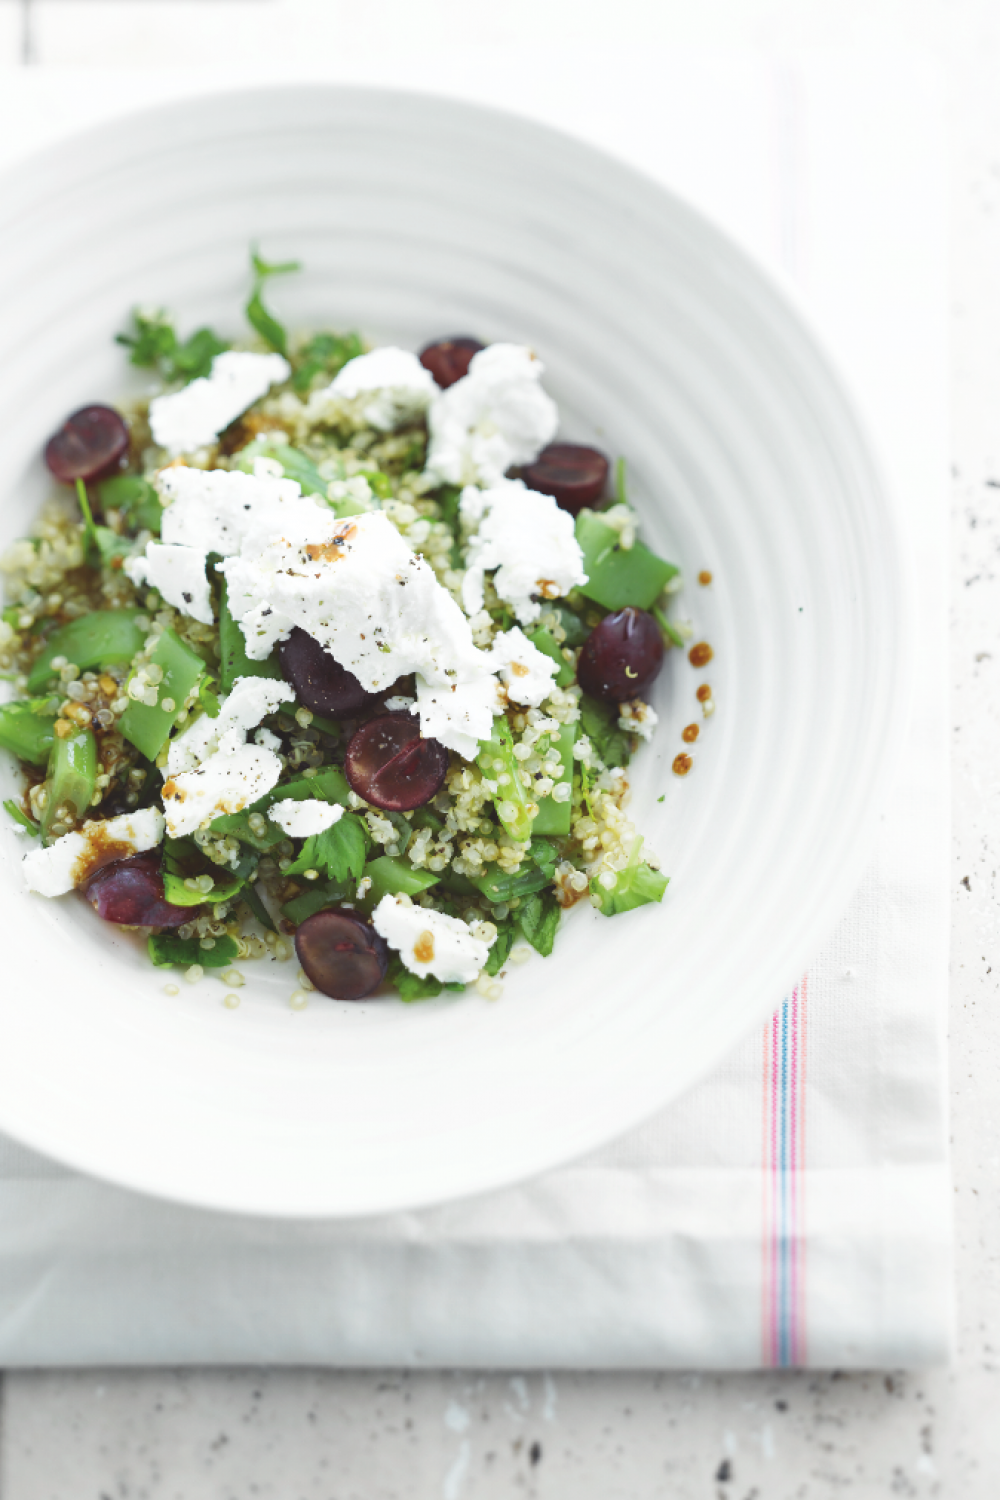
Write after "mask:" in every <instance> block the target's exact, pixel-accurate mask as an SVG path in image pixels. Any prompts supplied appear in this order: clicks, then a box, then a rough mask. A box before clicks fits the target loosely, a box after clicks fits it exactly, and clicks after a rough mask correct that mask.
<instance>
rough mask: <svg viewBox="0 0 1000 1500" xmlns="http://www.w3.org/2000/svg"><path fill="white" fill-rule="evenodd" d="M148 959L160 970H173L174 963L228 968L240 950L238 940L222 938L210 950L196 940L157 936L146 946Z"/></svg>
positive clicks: (183, 965) (183, 966) (163, 934)
mask: <svg viewBox="0 0 1000 1500" xmlns="http://www.w3.org/2000/svg"><path fill="white" fill-rule="evenodd" d="M147 948H148V951H149V956H150V958H151V959H152V960H153V963H154V964H155V965H156V967H157V968H158V969H172V968H173V966H174V964H180V965H181V967H182V968H189V967H190V966H191V964H201V966H202V968H203V969H227V968H228V967H229V965H230V964H231V963H233V962H234V960H235V959H237V958H239V956H240V950H239V947H238V946H237V943H236V939H235V938H231V937H228V936H227V937H219V938H216V939H215V943H214V945H213V946H212V947H211V948H203V947H202V946H201V944H200V942H199V940H198V939H197V938H195V937H191V938H181V937H178V936H177V935H176V933H172V932H160V933H155V934H154V935H153V936H152V937H151V938H150V939H149V942H148V944H147Z"/></svg>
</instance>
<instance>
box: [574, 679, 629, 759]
mask: <svg viewBox="0 0 1000 1500" xmlns="http://www.w3.org/2000/svg"><path fill="white" fill-rule="evenodd" d="M580 728H581V730H582V731H583V733H584V734H585V735H586V736H587V738H588V739H589V740H590V743H591V744H592V745H593V747H594V749H595V750H596V751H597V753H598V755H599V756H600V757H601V759H602V760H603V762H604V764H605V765H606V766H627V765H628V762H629V737H628V735H627V734H626V732H625V730H624V729H619V728H618V713H617V710H616V709H614V708H610V707H609V706H608V705H607V704H606V703H598V701H597V699H596V698H588V697H587V694H586V693H584V695H583V697H582V698H581V699H580Z"/></svg>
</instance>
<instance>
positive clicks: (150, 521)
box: [97, 474, 163, 536]
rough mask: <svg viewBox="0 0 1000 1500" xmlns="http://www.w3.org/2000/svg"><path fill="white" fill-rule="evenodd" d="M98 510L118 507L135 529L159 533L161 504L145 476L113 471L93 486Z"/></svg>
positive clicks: (161, 513)
mask: <svg viewBox="0 0 1000 1500" xmlns="http://www.w3.org/2000/svg"><path fill="white" fill-rule="evenodd" d="M97 493H98V495H99V496H100V500H101V509H102V510H105V511H107V510H120V511H121V512H122V513H123V515H124V516H125V517H126V519H127V520H128V521H129V523H130V524H131V525H132V527H133V528H134V529H135V530H136V531H151V532H152V533H153V535H154V536H159V534H160V523H161V521H162V520H163V506H162V505H161V504H160V497H159V495H158V494H157V493H156V491H155V490H154V489H153V486H152V485H151V484H150V482H149V480H148V479H143V478H142V476H141V475H139V474H116V475H115V476H114V478H112V479H104V480H102V481H101V483H100V484H99V485H98V486H97Z"/></svg>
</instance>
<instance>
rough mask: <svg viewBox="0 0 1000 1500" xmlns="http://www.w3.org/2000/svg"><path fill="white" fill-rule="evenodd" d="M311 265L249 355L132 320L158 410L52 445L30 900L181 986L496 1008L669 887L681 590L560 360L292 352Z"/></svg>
mask: <svg viewBox="0 0 1000 1500" xmlns="http://www.w3.org/2000/svg"><path fill="white" fill-rule="evenodd" d="M297 269H298V267H297V265H296V264H294V263H285V264H281V265H270V264H268V263H266V262H264V261H262V260H261V259H260V258H259V256H258V255H257V254H256V253H254V255H253V256H252V270H253V283H252V288H251V293H250V298H249V302H248V304H247V307H246V316H247V321H248V325H249V332H248V335H247V336H246V337H244V338H243V339H242V340H240V341H236V342H229V341H226V340H224V339H222V338H220V337H219V336H218V335H217V334H216V333H215V332H214V331H213V330H211V329H208V328H201V329H198V330H197V331H196V332H195V333H193V334H191V335H190V336H189V337H188V338H186V339H184V340H182V339H181V338H180V337H179V336H178V334H177V332H176V331H175V326H174V323H173V320H172V318H171V317H170V316H168V315H167V314H166V313H163V312H161V311H154V310H149V309H137V310H135V311H134V312H133V314H132V315H131V319H130V327H129V330H128V331H127V332H125V333H123V334H119V335H118V342H119V343H120V344H122V345H123V346H124V347H125V349H126V350H127V353H128V358H129V359H130V361H131V363H132V364H133V365H135V366H138V367H139V368H140V369H142V370H146V371H148V372H151V376H152V378H151V379H150V380H148V381H147V389H146V392H145V394H144V395H143V396H142V397H141V398H138V399H130V400H129V401H127V402H123V403H121V404H120V406H119V407H117V408H116V407H112V406H106V405H100V404H95V405H90V406H86V407H83V408H81V409H80V410H79V411H76V412H73V413H72V414H71V415H70V416H69V417H68V418H67V419H66V420H65V422H64V423H63V425H62V426H61V427H60V428H59V430H58V431H56V432H55V433H54V434H53V436H52V437H51V438H50V440H49V442H48V443H47V445H46V447H45V451H44V458H45V462H46V464H47V466H48V469H49V471H50V472H51V475H52V478H53V494H52V496H51V498H50V500H49V501H48V502H47V504H46V505H45V507H44V509H43V511H42V514H41V517H40V519H39V522H38V524H37V528H36V531H35V534H34V535H33V536H31V537H28V538H26V539H24V540H21V541H18V542H16V543H14V545H13V546H12V547H10V548H9V549H8V551H7V553H6V555H5V556H4V557H3V558H2V560H0V568H2V572H3V576H4V583H5V601H6V604H5V608H4V610H3V615H2V623H0V668H2V670H3V675H4V678H5V680H6V681H7V683H8V684H9V687H10V694H11V701H8V702H7V703H5V704H4V705H3V706H2V707H0V747H3V748H4V749H6V750H8V751H10V752H12V753H13V754H14V755H15V756H16V757H17V760H18V762H19V764H20V767H21V769H22V771H23V773H24V790H23V795H22V796H21V797H20V798H19V799H17V800H14V799H12V800H9V801H7V802H6V803H5V804H4V806H5V808H6V811H7V813H8V815H9V817H10V818H11V819H12V820H13V823H14V826H15V827H16V828H17V829H18V831H19V832H20V833H21V835H22V837H23V842H24V845H25V846H26V852H24V854H23V861H22V867H23V873H24V879H25V882H26V884H27V887H28V889H29V890H30V891H31V892H35V893H37V896H38V897H43V898H49V899H70V900H73V899H80V897H81V896H82V898H83V899H85V900H87V901H89V903H90V904H91V905H92V907H93V908H94V911H95V913H96V918H101V919H103V920H105V921H107V922H110V923H115V924H117V925H118V926H119V927H123V928H127V929H131V930H133V931H134V932H136V933H137V934H138V935H140V936H141V938H142V940H143V941H144V942H145V944H146V947H147V949H148V954H149V959H150V961H151V963H152V964H154V965H156V966H158V967H160V968H164V969H169V968H173V969H175V970H176V971H178V973H177V977H178V978H179V977H181V976H183V977H184V978H185V979H187V980H189V981H190V982H194V981H196V980H198V979H200V978H202V977H203V976H204V975H205V974H206V973H209V972H214V973H215V974H216V975H217V976H218V977H220V978H221V979H222V980H223V982H224V983H225V984H226V985H227V986H228V987H229V989H230V990H232V989H235V988H237V987H238V986H240V985H242V984H243V982H244V978H243V975H242V974H241V973H240V971H239V969H238V968H236V967H235V966H236V964H237V963H239V962H240V961H242V960H246V959H263V958H269V959H272V960H275V959H276V960H282V959H284V960H290V959H292V958H293V957H294V958H295V959H296V960H297V968H298V979H297V985H298V988H296V990H295V992H294V994H293V995H292V1004H293V1005H302V1004H305V1001H306V995H307V993H308V992H310V991H318V992H319V993H321V994H323V995H327V996H330V997H332V998H334V999H340V1000H358V999H361V998H363V997H365V996H368V995H371V994H372V993H374V992H376V991H378V992H379V993H384V992H387V990H388V988H389V986H392V987H394V988H395V990H396V991H397V992H398V994H399V995H400V996H401V997H402V999H404V1000H417V999H422V998H425V997H430V996H433V995H437V994H439V993H440V992H441V991H442V989H444V990H462V989H463V988H464V987H465V986H466V985H469V984H473V985H475V986H476V988H477V989H478V991H479V992H480V993H481V994H483V995H486V996H487V997H489V998H492V999H496V998H499V996H500V994H501V993H502V986H501V984H500V980H501V979H502V977H503V976H504V974H505V973H506V972H507V969H508V967H509V965H511V964H517V963H520V962H523V961H524V959H525V958H527V957H529V956H530V955H531V953H532V952H533V951H535V952H537V953H539V954H541V955H543V956H548V955H549V954H550V953H551V952H552V949H553V943H554V941H555V940H556V936H557V931H558V928H559V926H560V920H561V917H562V913H563V912H564V911H565V910H566V909H567V908H569V907H572V906H573V905H575V904H576V903H577V902H581V901H583V902H589V903H590V904H591V905H592V906H593V907H595V908H596V910H597V911H598V912H600V913H601V914H603V916H605V917H609V918H610V917H618V916H621V915H623V914H627V913H628V912H629V911H631V910H632V909H633V908H635V907H638V906H642V905H646V904H648V903H651V902H654V903H655V902H659V901H661V900H662V898H663V895H664V892H665V890H666V887H667V877H666V876H665V875H664V874H663V873H661V870H660V868H659V860H658V859H657V857H656V854H655V853H654V852H653V851H652V850H651V849H649V848H648V847H647V846H646V844H645V842H644V839H643V836H642V834H641V832H639V831H637V829H636V828H635V826H634V825H633V823H632V822H631V821H630V819H629V816H628V812H627V805H628V797H629V779H628V766H629V762H630V759H631V757H632V756H634V755H635V754H636V753H637V752H638V753H641V750H642V746H643V744H644V742H647V741H649V740H650V739H651V737H652V735H653V733H654V731H655V728H656V714H655V713H654V711H653V709H652V708H651V707H650V705H649V701H648V698H649V693H650V689H651V688H652V685H653V683H654V681H655V679H656V677H657V675H658V674H659V672H660V670H661V667H662V664H663V662H664V659H665V655H666V653H667V651H669V649H670V647H671V646H672V645H677V646H681V645H683V644H684V635H683V634H682V627H679V626H678V624H677V623H676V622H675V621H673V620H672V619H671V618H669V616H668V606H669V604H670V600H671V595H672V594H674V593H675V592H676V589H677V587H678V585H679V583H680V577H679V573H678V569H677V567H676V566H675V565H674V564H673V563H671V562H669V561H667V560H665V559H663V558H661V557H658V556H657V555H656V554H655V553H654V552H653V551H651V550H650V549H649V548H648V547H647V546H646V545H644V543H643V542H642V541H641V540H640V539H639V536H638V518H637V515H636V513H635V511H634V510H633V509H632V508H631V506H630V505H629V503H628V500H627V498H626V493H625V464H624V460H622V459H618V460H617V462H616V463H615V464H614V465H612V464H611V463H610V462H609V459H608V457H607V456H606V455H604V454H603V453H601V452H599V451H597V450H596V449H594V448H590V447H585V446H581V445H579V444H573V443H569V442H565V441H561V440H560V439H559V436H558V428H559V413H558V410H557V408H556V405H555V403H554V401H553V400H552V398H551V396H550V395H549V394H548V393H547V391H546V390H545V387H544V383H543V376H544V366H543V364H542V362H541V361H540V360H539V358H538V357H537V356H536V354H535V353H534V351H533V350H532V349H530V348H527V347H524V346H522V345H519V344H514V343H504V342H495V343H490V344H486V345H484V344H483V343H481V342H479V340H478V339H476V338H474V337H472V336H453V337H446V338H440V339H438V340H437V341H435V342H433V343H431V344H428V345H427V346H426V347H425V348H423V349H422V350H421V351H419V352H414V351H411V350H409V349H402V348H395V347H375V348H368V347H367V346H366V345H365V344H364V343H363V342H362V340H361V338H360V337H359V336H358V335H356V334H334V333H324V332H321V333H311V334H304V335H300V336H295V337H291V336H289V334H288V333H287V332H286V330H285V328H284V326H283V325H282V323H281V322H280V321H279V320H278V318H277V317H276V316H275V313H274V311H273V310H272V307H271V305H270V304H271V300H272V292H271V289H270V287H269V286H268V282H269V280H270V278H272V277H273V276H275V275H279V274H285V273H290V272H294V271H295V270H297ZM704 649H705V650H708V648H707V647H705V648H704ZM693 660H694V653H693V652H692V661H693ZM696 664H697V663H696ZM698 696H699V698H700V700H701V702H702V705H703V709H704V712H705V713H706V714H708V713H709V712H710V710H711V703H710V699H707V698H706V696H705V695H704V694H703V692H702V690H701V689H699V694H698ZM695 733H697V729H696V728H695ZM688 737H689V736H688V732H687V731H685V738H688ZM681 759H684V760H687V761H688V765H689V764H690V761H689V759H688V757H686V756H679V757H678V761H680V760H681ZM678 769H679V768H678V764H677V762H676V761H675V764H674V770H675V771H678ZM661 800H662V798H661ZM71 892H76V893H78V894H77V895H76V896H73V895H71V894H70V893H71ZM33 899H34V898H33ZM96 918H95V919H96ZM165 977H167V978H169V977H170V976H169V975H167V976H165ZM167 988H168V992H174V993H176V987H175V986H172V985H168V986H167ZM236 999H237V997H236V996H235V995H229V996H227V1003H229V1002H232V1003H234V1004H235V1003H236Z"/></svg>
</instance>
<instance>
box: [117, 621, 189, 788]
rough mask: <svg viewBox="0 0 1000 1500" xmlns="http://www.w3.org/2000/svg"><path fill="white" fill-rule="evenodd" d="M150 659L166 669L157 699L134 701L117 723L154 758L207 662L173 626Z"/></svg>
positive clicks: (159, 642)
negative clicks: (171, 706)
mask: <svg viewBox="0 0 1000 1500" xmlns="http://www.w3.org/2000/svg"><path fill="white" fill-rule="evenodd" d="M150 661H151V662H152V663H153V664H155V665H156V666H158V667H159V668H161V670H162V672H163V678H162V680H161V682H160V683H159V688H158V696H157V702H156V704H155V705H150V704H148V703H136V702H135V701H131V702H130V703H129V706H128V708H127V709H126V710H125V712H124V713H123V714H122V716H121V718H120V719H119V721H118V727H119V729H120V730H121V732H122V734H123V735H124V736H125V738H126V739H127V740H129V741H130V742H131V744H133V745H134V746H135V747H136V749H137V750H140V751H141V752H142V754H143V755H145V756H146V758H147V760H155V759H156V757H157V756H158V755H159V753H160V751H161V750H162V749H163V747H164V745H165V744H166V743H167V740H168V738H169V736H170V731H171V729H173V727H174V725H175V724H176V722H177V715H178V714H179V713H180V711H181V709H182V708H183V707H184V700H185V699H186V698H187V696H188V694H189V693H190V692H191V691H192V689H193V688H194V687H195V685H196V684H197V682H198V679H199V678H200V676H201V674H202V673H203V672H204V670H205V663H204V662H203V661H202V659H201V657H200V656H199V655H198V653H197V652H196V651H192V649H191V647H190V646H186V645H185V644H184V642H183V641H182V640H181V639H180V637H179V636H177V635H175V634H174V632H173V631H172V630H165V631H164V632H163V634H162V635H161V636H160V639H159V641H158V642H157V644H156V648H155V650H154V651H153V654H152V657H151V658H150ZM130 680H131V679H130ZM165 703H172V704H173V708H169V709H168V708H164V707H163V705H164V704H165Z"/></svg>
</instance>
